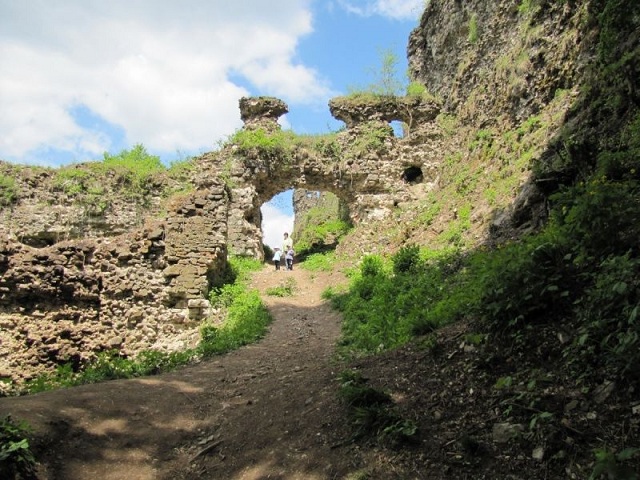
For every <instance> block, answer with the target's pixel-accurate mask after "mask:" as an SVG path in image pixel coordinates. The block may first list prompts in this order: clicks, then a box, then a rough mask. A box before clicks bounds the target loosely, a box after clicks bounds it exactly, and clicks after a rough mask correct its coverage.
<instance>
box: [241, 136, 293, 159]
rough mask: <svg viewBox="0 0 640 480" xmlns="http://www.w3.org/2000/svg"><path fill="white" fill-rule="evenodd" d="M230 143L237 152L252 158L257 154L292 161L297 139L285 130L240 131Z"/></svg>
mask: <svg viewBox="0 0 640 480" xmlns="http://www.w3.org/2000/svg"><path fill="white" fill-rule="evenodd" d="M229 142H230V143H231V144H233V145H235V146H237V147H238V149H237V152H238V153H240V154H242V155H245V156H252V155H255V154H256V153H257V154H259V155H260V156H261V157H264V158H268V159H275V158H279V159H281V160H285V161H286V160H292V158H293V157H292V155H293V149H294V146H295V143H296V137H295V134H294V133H293V132H290V131H285V130H280V129H277V130H274V131H266V130H265V129H263V128H256V129H253V130H245V129H242V130H238V131H237V132H236V133H234V134H233V135H232V136H231V137H230V138H229Z"/></svg>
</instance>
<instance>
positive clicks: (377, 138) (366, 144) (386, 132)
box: [345, 122, 393, 158]
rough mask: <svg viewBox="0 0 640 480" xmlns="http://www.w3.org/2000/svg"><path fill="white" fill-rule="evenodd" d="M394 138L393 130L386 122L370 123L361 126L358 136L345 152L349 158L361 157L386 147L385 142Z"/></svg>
mask: <svg viewBox="0 0 640 480" xmlns="http://www.w3.org/2000/svg"><path fill="white" fill-rule="evenodd" d="M391 137H393V129H392V128H391V127H390V126H389V125H388V124H386V123H384V122H368V123H364V124H362V125H361V126H360V130H359V132H358V136H357V137H356V138H355V140H354V141H353V143H351V144H349V146H348V148H347V149H346V151H345V155H346V156H348V157H356V158H357V157H361V156H363V155H365V154H367V153H370V152H375V151H378V150H380V149H382V148H383V147H384V144H385V141H387V140H388V139H389V138H391Z"/></svg>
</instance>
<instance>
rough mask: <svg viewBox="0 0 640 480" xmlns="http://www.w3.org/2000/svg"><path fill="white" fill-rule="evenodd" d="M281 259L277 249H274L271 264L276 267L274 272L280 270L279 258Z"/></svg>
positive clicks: (280, 253)
mask: <svg viewBox="0 0 640 480" xmlns="http://www.w3.org/2000/svg"><path fill="white" fill-rule="evenodd" d="M281 257H282V252H281V251H280V249H279V248H278V247H276V248H275V249H274V252H273V264H274V265H275V267H276V270H280V258H281Z"/></svg>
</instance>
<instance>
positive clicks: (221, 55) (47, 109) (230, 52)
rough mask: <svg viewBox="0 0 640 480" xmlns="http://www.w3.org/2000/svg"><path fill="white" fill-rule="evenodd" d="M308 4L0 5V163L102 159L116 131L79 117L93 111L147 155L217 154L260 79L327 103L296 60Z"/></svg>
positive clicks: (188, 0) (282, 91) (272, 89)
mask: <svg viewBox="0 0 640 480" xmlns="http://www.w3.org/2000/svg"><path fill="white" fill-rule="evenodd" d="M309 8H310V0H280V1H278V2H265V1H263V0H243V1H242V2H228V1H226V0H185V1H183V2H169V1H158V0H137V1H135V2H130V1H128V0H110V1H109V2H105V1H103V0H83V1H76V0H59V1H56V2H45V1H39V0H22V1H20V2H16V1H15V0H0V11H1V12H2V15H0V64H2V65H3V66H4V68H3V75H2V77H1V78H0V108H1V110H2V112H3V115H2V116H0V158H5V159H6V158H8V157H11V158H20V157H23V156H29V155H30V153H33V152H34V151H36V150H38V149H44V148H59V149H66V150H74V149H78V150H80V149H84V151H86V152H90V153H95V154H98V155H99V154H101V153H102V152H103V151H105V150H109V149H110V141H111V140H110V138H108V137H107V136H105V135H103V134H101V133H100V132H96V131H95V130H92V129H91V128H88V127H87V126H85V125H81V124H79V123H78V122H77V120H76V119H75V118H74V117H73V115H72V114H71V109H72V108H73V107H76V106H79V105H80V106H85V107H87V108H88V109H89V110H90V111H91V112H92V113H93V114H95V115H97V116H99V117H101V118H102V119H104V120H105V121H107V122H109V123H111V124H113V125H117V126H119V127H121V128H122V129H123V130H124V132H125V136H126V142H127V143H128V144H130V145H131V144H134V143H142V144H144V145H145V147H147V148H148V149H149V150H150V151H163V152H175V151H176V150H187V151H189V150H191V151H193V150H200V151H202V150H203V149H210V148H213V147H214V146H215V143H216V140H218V139H220V138H223V137H225V136H226V135H228V134H230V133H232V132H233V131H234V130H235V129H236V128H238V127H240V126H241V122H240V112H239V110H238V100H239V99H240V97H242V96H244V95H247V94H248V92H247V90H246V89H245V88H244V87H243V86H241V85H237V84H235V83H234V81H233V80H234V78H233V76H232V75H237V74H241V75H243V76H245V79H246V80H248V82H250V83H251V84H253V85H254V86H256V87H258V88H259V89H261V90H262V91H264V92H268V94H269V95H275V96H280V97H281V98H283V100H285V101H296V102H307V103H313V102H319V101H322V102H325V101H326V98H328V97H329V96H331V95H332V92H330V90H329V88H328V87H327V85H326V83H325V82H324V81H323V79H322V78H321V76H320V75H319V73H318V72H317V71H315V70H313V69H311V68H309V67H307V66H305V65H303V64H301V63H299V62H298V61H297V60H296V47H297V44H298V41H299V39H300V38H301V37H302V36H304V35H307V34H309V33H311V31H312V26H311V13H310V10H309Z"/></svg>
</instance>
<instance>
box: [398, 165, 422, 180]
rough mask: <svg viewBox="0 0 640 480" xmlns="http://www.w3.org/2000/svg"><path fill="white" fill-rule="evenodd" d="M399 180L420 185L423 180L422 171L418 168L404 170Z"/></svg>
mask: <svg viewBox="0 0 640 480" xmlns="http://www.w3.org/2000/svg"><path fill="white" fill-rule="evenodd" d="M400 178H401V180H402V181H403V182H404V183H420V182H422V179H423V177H422V169H421V168H420V167H408V168H405V169H404V172H402V175H401V176H400Z"/></svg>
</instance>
